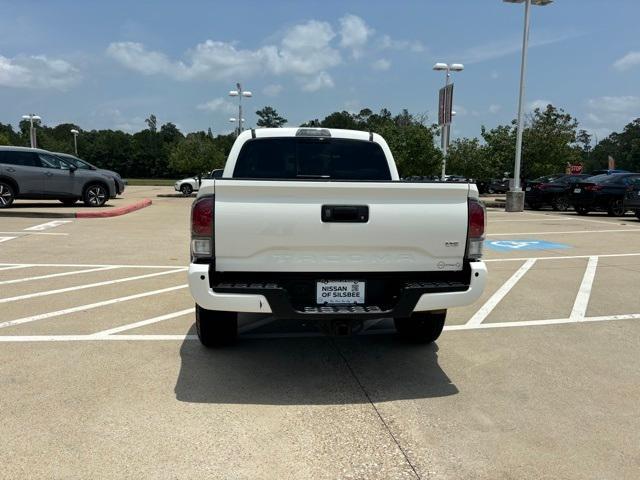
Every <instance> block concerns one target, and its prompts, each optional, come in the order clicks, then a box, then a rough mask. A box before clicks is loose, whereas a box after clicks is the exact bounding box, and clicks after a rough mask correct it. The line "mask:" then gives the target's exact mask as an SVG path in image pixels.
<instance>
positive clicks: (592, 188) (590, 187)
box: [584, 185, 603, 192]
mask: <svg viewBox="0 0 640 480" xmlns="http://www.w3.org/2000/svg"><path fill="white" fill-rule="evenodd" d="M602 188H603V187H602V185H587V186H586V187H584V189H585V190H586V191H588V192H597V191H598V190H602Z"/></svg>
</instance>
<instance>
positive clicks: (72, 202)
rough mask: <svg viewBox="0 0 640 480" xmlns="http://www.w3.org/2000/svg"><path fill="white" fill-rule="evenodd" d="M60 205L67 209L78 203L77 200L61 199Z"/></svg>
mask: <svg viewBox="0 0 640 480" xmlns="http://www.w3.org/2000/svg"><path fill="white" fill-rule="evenodd" d="M59 201H60V203H62V204H63V205H64V206H65V207H71V206H73V205H75V204H76V202H77V201H78V199H77V198H60V199H59Z"/></svg>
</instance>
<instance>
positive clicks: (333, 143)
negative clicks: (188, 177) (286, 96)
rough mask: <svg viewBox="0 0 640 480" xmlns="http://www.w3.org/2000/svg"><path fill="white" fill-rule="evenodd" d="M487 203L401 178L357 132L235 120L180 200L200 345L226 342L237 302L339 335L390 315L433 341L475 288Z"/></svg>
mask: <svg viewBox="0 0 640 480" xmlns="http://www.w3.org/2000/svg"><path fill="white" fill-rule="evenodd" d="M485 226H486V213H485V209H484V206H483V204H482V203H481V202H480V200H479V198H478V190H477V188H476V186H475V185H473V184H467V183H446V182H409V181H402V180H400V178H399V176H398V171H397V168H396V164H395V162H394V160H393V155H392V154H391V151H390V150H389V147H388V146H387V143H386V142H385V141H384V139H383V138H382V137H381V136H380V135H377V134H374V133H369V132H360V131H351V130H337V129H320V128H298V129H296V128H266V129H257V130H247V131H244V132H242V133H241V134H240V135H239V136H238V138H237V140H236V141H235V143H234V145H233V147H232V149H231V152H230V153H229V157H228V159H227V163H226V165H225V168H224V172H223V174H222V177H221V178H216V179H211V180H203V182H202V186H201V188H200V190H199V192H198V197H197V199H196V200H195V201H194V203H193V206H192V211H191V264H190V266H189V287H190V290H191V294H192V295H193V298H194V299H195V302H196V327H197V333H198V337H199V338H200V341H201V342H202V343H203V344H204V345H205V346H208V347H213V346H219V345H225V344H228V343H231V342H233V341H234V339H235V337H236V335H237V331H238V313H241V312H252V313H263V314H266V315H271V316H273V317H274V318H276V319H290V320H291V319H294V320H295V319H297V320H300V321H301V322H309V321H317V322H319V323H321V324H323V325H327V326H329V327H330V328H332V329H333V331H334V332H335V333H349V332H351V331H355V330H357V329H358V328H360V327H361V326H362V325H363V322H365V321H366V320H372V319H380V318H393V320H394V323H395V327H396V330H397V332H398V334H399V336H401V337H403V338H404V339H407V340H410V341H412V342H423V343H428V342H432V341H434V340H436V339H437V338H438V336H439V335H440V333H441V332H442V328H443V326H444V322H445V319H446V315H447V309H448V308H450V307H459V306H463V305H468V304H470V303H473V302H474V301H476V300H477V299H478V297H480V295H481V294H482V292H483V290H484V287H485V284H486V281H487V269H486V266H485V264H484V262H483V261H482V244H483V240H484V235H485Z"/></svg>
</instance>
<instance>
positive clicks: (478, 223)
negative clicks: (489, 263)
mask: <svg viewBox="0 0 640 480" xmlns="http://www.w3.org/2000/svg"><path fill="white" fill-rule="evenodd" d="M486 225H487V215H486V212H485V209H484V205H483V204H482V202H480V201H479V200H476V199H474V198H470V199H469V217H468V226H467V258H468V259H469V260H478V259H480V258H482V245H483V242H484V231H485V229H486Z"/></svg>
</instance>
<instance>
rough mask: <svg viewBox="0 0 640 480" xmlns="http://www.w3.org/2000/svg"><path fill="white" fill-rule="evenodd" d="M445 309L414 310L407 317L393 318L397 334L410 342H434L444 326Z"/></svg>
mask: <svg viewBox="0 0 640 480" xmlns="http://www.w3.org/2000/svg"><path fill="white" fill-rule="evenodd" d="M446 318H447V311H446V310H438V311H433V312H414V313H413V314H412V315H411V317H409V318H394V319H393V322H394V324H395V326H396V331H397V332H398V336H400V338H402V339H403V340H405V341H407V342H411V343H431V342H435V341H436V340H437V339H438V337H439V336H440V334H441V333H442V329H443V328H444V321H445V319H446Z"/></svg>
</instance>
